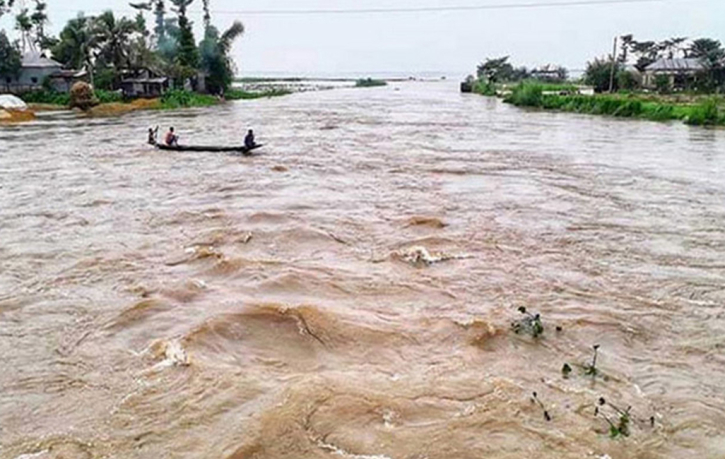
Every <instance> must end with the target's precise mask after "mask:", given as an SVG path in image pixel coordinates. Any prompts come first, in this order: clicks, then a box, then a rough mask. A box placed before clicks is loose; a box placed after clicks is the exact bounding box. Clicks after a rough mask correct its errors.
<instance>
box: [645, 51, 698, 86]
mask: <svg viewBox="0 0 725 459" xmlns="http://www.w3.org/2000/svg"><path fill="white" fill-rule="evenodd" d="M705 70H706V67H705V65H704V64H703V63H702V61H701V60H700V59H694V58H683V59H659V60H658V61H655V62H653V63H652V64H650V65H648V66H647V68H646V69H645V71H644V78H643V84H644V87H646V88H655V87H656V86H657V79H658V77H661V76H664V77H666V78H667V79H668V80H669V86H670V88H675V89H682V88H685V87H687V86H688V85H689V83H691V82H693V81H696V80H697V78H698V75H699V74H700V73H702V72H703V71H705Z"/></svg>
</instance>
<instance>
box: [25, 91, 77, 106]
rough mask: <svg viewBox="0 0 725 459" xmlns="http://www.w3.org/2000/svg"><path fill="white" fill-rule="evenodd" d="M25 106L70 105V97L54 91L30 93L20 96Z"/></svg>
mask: <svg viewBox="0 0 725 459" xmlns="http://www.w3.org/2000/svg"><path fill="white" fill-rule="evenodd" d="M20 98H21V99H23V101H24V102H25V103H27V104H50V105H63V106H68V105H70V95H68V94H65V93H61V92H55V91H48V90H45V89H44V90H42V91H31V92H26V93H24V94H21V95H20Z"/></svg>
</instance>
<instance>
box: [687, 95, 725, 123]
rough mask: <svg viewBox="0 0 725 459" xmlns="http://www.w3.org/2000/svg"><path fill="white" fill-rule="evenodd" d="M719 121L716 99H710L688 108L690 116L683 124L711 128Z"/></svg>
mask: <svg viewBox="0 0 725 459" xmlns="http://www.w3.org/2000/svg"><path fill="white" fill-rule="evenodd" d="M719 121H720V112H719V110H718V108H717V99H715V98H714V97H713V98H710V99H706V100H705V101H703V102H700V103H699V104H697V105H695V106H693V107H691V108H690V115H689V116H688V117H687V119H686V120H685V122H686V123H687V124H691V125H694V126H711V125H715V124H718V122H719Z"/></svg>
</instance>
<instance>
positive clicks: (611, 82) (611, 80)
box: [609, 37, 617, 94]
mask: <svg viewBox="0 0 725 459" xmlns="http://www.w3.org/2000/svg"><path fill="white" fill-rule="evenodd" d="M616 67H617V37H614V49H613V50H612V71H611V72H610V74H609V94H611V93H612V92H613V91H614V69H615V68H616Z"/></svg>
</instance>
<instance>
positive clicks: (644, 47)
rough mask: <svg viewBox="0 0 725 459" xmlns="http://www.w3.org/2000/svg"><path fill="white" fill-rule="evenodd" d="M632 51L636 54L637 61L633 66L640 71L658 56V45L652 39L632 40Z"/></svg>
mask: <svg viewBox="0 0 725 459" xmlns="http://www.w3.org/2000/svg"><path fill="white" fill-rule="evenodd" d="M631 50H632V53H633V54H635V55H636V56H637V63H636V64H634V66H635V67H636V68H637V70H639V71H640V72H644V71H645V69H646V68H647V67H648V66H649V65H650V64H652V63H653V62H655V61H656V60H657V59H659V58H660V47H659V46H658V45H657V43H655V42H653V41H641V42H640V41H635V42H632V49H631Z"/></svg>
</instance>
